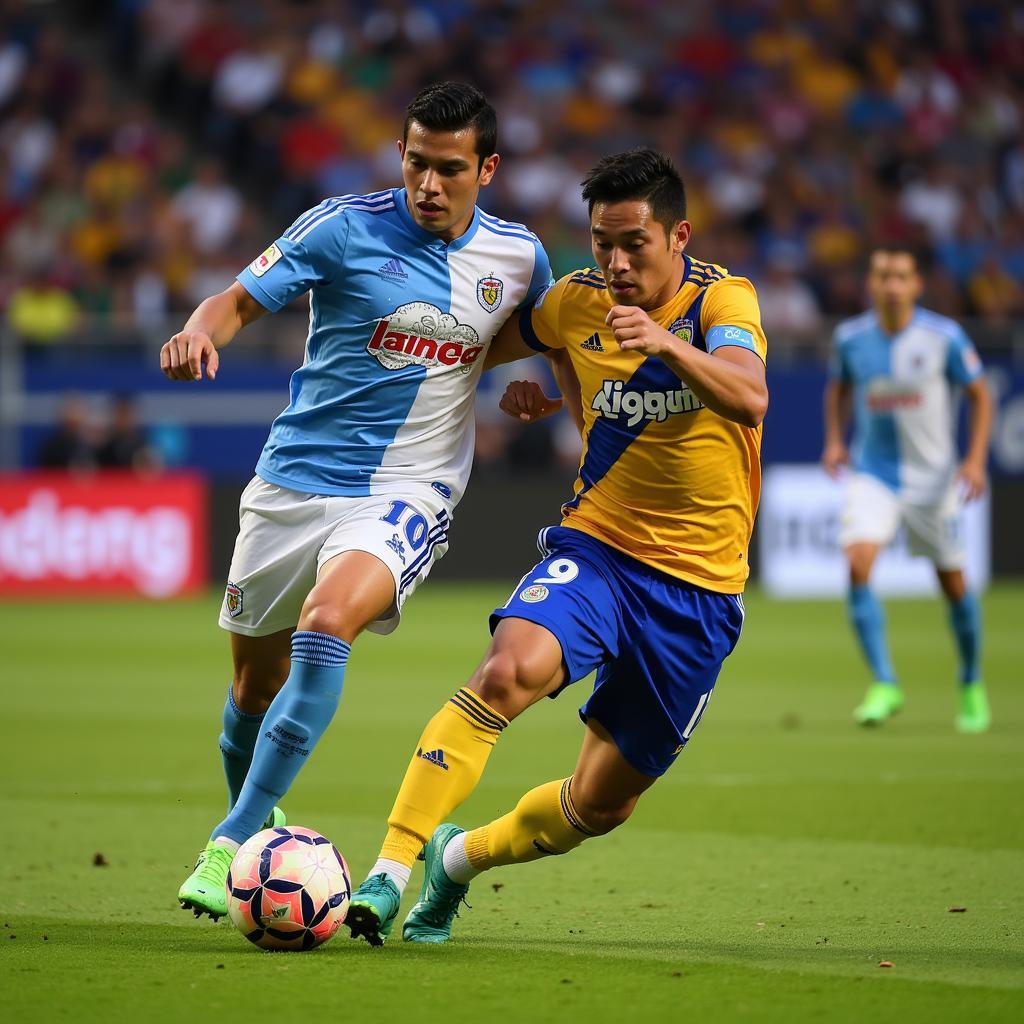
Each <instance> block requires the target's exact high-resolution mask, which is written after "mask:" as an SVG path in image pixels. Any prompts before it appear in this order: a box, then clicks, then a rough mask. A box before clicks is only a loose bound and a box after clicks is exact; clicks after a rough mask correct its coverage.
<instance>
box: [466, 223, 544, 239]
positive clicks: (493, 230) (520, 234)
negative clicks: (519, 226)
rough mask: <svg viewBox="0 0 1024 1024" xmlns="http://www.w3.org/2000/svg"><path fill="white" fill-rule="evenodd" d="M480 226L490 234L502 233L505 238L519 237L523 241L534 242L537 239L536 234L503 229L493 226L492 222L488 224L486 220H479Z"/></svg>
mask: <svg viewBox="0 0 1024 1024" xmlns="http://www.w3.org/2000/svg"><path fill="white" fill-rule="evenodd" d="M480 227H482V228H483V229H484V230H485V231H490V233H491V234H492V235H502V236H503V237H505V238H521V239H522V240H523V241H524V242H531V243H533V242H536V241H538V239H537V236H536V235H534V234H527V233H525V232H523V231H505V230H503V229H502V228H499V227H495V225H493V224H488V223H487V221H485V220H481V221H480Z"/></svg>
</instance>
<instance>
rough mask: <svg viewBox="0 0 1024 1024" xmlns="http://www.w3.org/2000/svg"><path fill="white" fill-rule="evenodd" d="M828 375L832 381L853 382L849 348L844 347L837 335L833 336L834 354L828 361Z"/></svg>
mask: <svg viewBox="0 0 1024 1024" xmlns="http://www.w3.org/2000/svg"><path fill="white" fill-rule="evenodd" d="M828 375H829V378H830V379H831V380H841V381H846V382H849V381H851V380H853V374H852V373H851V372H850V360H849V352H848V346H847V345H844V344H843V343H842V342H841V341H840V340H839V339H838V338H837V337H836V336H835V335H833V336H832V354H831V355H830V356H829V360H828Z"/></svg>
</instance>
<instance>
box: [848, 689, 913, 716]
mask: <svg viewBox="0 0 1024 1024" xmlns="http://www.w3.org/2000/svg"><path fill="white" fill-rule="evenodd" d="M902 707H903V691H902V690H901V689H900V688H899V687H898V686H897V685H896V684H895V683H872V684H871V685H870V686H869V687H868V692H867V693H866V694H865V695H864V700H863V702H862V703H861V705H860V707H858V708H856V709H855V710H854V712H853V719H854V721H855V722H856V723H857V724H858V725H881V724H882V722H884V721H885V720H886V719H887V718H892V716H893V715H895V714H896V712H897V711H899V710H900V708H902Z"/></svg>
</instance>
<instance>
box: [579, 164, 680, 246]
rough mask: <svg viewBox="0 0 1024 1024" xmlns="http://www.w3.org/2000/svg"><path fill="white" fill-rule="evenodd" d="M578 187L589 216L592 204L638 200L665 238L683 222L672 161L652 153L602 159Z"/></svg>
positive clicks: (677, 179) (677, 180)
mask: <svg viewBox="0 0 1024 1024" xmlns="http://www.w3.org/2000/svg"><path fill="white" fill-rule="evenodd" d="M580 184H581V185H582V186H583V198H584V199H585V200H586V202H587V209H588V210H589V211H590V212H591V213H593V212H594V204H595V203H619V202H622V201H623V200H627V199H642V200H643V201H644V202H646V203H647V204H648V205H649V206H650V207H651V213H652V214H653V215H654V219H655V220H656V221H658V223H659V224H661V225H662V226H663V227H664V228H665V233H666V234H668V233H669V232H670V231H671V230H672V227H673V226H674V225H676V224H678V223H679V221H681V220H685V219H686V187H685V186H684V185H683V179H682V177H680V174H679V172H678V171H677V170H676V168H675V165H674V164H673V163H672V161H671V160H669V158H668V157H667V156H665V154H664V153H659V152H658V151H657V150H656V149H647V148H644V147H638V148H636V149H629V150H626V152H625V153H616V154H614V155H613V156H606V157H605V158H604V159H603V160H600V161H598V163H597V164H596V166H595V167H594V168H593V169H592V170H591V171H590V173H589V174H588V175H587V176H586V177H585V178H584V179H583V181H582V182H580Z"/></svg>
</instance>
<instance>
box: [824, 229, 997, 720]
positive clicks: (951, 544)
mask: <svg viewBox="0 0 1024 1024" xmlns="http://www.w3.org/2000/svg"><path fill="white" fill-rule="evenodd" d="M867 283H868V292H869V294H870V297H871V302H872V307H873V308H872V309H871V310H869V311H868V312H866V313H863V314H861V315H860V316H857V317H853V318H852V319H850V320H846V321H844V322H843V323H841V324H840V325H839V326H838V327H837V328H836V332H835V337H834V346H835V351H834V358H833V362H832V372H831V378H830V380H829V383H828V386H827V387H826V390H825V403H824V405H825V450H824V454H823V456H822V461H823V463H824V466H825V469H826V470H827V471H828V472H829V473H830V474H831V475H832V476H836V475H838V473H839V471H840V468H841V467H842V466H844V465H846V464H848V463H849V464H850V466H851V469H852V471H853V472H852V474H851V476H850V480H849V486H848V490H847V497H846V507H845V510H844V512H843V521H842V528H841V531H840V543H841V544H842V545H843V549H844V550H845V552H846V557H847V560H848V561H849V564H850V591H849V607H850V617H851V619H852V621H853V625H854V628H855V630H856V633H857V637H858V639H859V641H860V644H861V647H862V649H863V651H864V655H865V657H866V658H867V661H868V664H869V665H870V666H871V671H872V673H873V675H874V683H873V684H872V685H871V687H870V688H869V689H868V692H867V695H866V697H865V698H864V701H863V703H861V705H860V706H859V707H858V708H857V709H856V710H855V712H854V717H855V718H856V720H857V721H858V722H860V723H861V724H863V725H874V724H877V723H879V722H882V721H884V720H885V719H886V718H888V717H889V716H890V715H892V714H894V713H895V712H897V711H899V709H900V708H901V707H902V706H903V692H902V690H901V689H900V687H899V686H898V684H897V681H896V674H895V672H894V671H893V667H892V661H891V659H890V656H889V646H888V641H887V639H886V634H885V614H884V611H883V609H882V605H881V603H880V602H879V600H878V598H877V596H876V595H875V594H874V592H873V591H872V590H871V587H870V579H871V568H872V566H873V565H874V562H875V558H876V557H877V556H878V552H879V550H880V549H881V548H882V547H883V546H884V545H886V544H888V543H889V542H890V541H891V540H892V538H893V536H894V534H895V533H896V530H897V528H898V527H899V525H900V523H901V522H902V523H905V524H906V527H907V531H908V533H909V535H910V542H911V546H912V548H913V550H915V551H916V552H917V553H919V554H923V555H926V556H927V557H928V558H930V559H931V560H932V562H933V563H934V564H935V569H936V572H937V574H938V579H939V584H940V586H941V587H942V592H943V594H944V595H945V596H946V600H947V601H948V603H949V613H950V615H949V617H950V625H951V627H952V630H953V634H954V636H955V638H956V644H957V649H958V651H959V655H960V682H961V684H962V685H961V688H960V712H959V714H958V716H957V719H956V724H957V728H959V729H960V730H961V731H962V732H983V731H984V730H986V729H987V728H988V727H989V724H990V720H991V716H990V714H989V708H988V700H987V697H986V695H985V688H984V686H983V684H982V682H981V680H980V678H979V675H978V672H979V668H978V663H979V654H980V641H981V621H980V611H979V607H978V601H977V598H976V596H975V595H974V594H973V593H972V592H971V591H969V590H968V589H967V585H966V583H965V581H964V575H963V545H962V539H961V525H960V524H961V515H960V511H961V503H962V501H964V500H966V501H971V500H973V499H974V498H977V497H978V496H979V495H981V494H982V493H984V491H985V488H986V486H987V480H986V471H985V463H986V458H987V453H988V441H989V434H990V432H991V427H992V400H991V397H990V395H989V390H988V386H987V384H986V382H985V378H984V376H983V373H982V366H981V360H980V359H979V358H978V355H977V353H976V352H975V350H974V346H973V345H972V344H971V342H970V340H969V339H968V338H967V335H966V334H964V332H963V330H962V329H961V327H960V326H959V324H957V323H956V322H955V321H953V320H950V319H948V318H947V317H943V316H938V315H937V314H935V313H931V312H929V311H928V310H926V309H922V308H921V307H920V306H918V305H917V300H918V298H919V296H920V294H921V290H922V280H921V276H920V272H919V267H918V264H917V258H916V256H915V254H914V253H913V252H912V251H910V250H908V249H906V248H902V247H900V246H899V245H892V246H882V247H879V248H878V249H876V250H875V251H874V252H873V253H872V255H871V263H870V268H869V272H868V281H867ZM958 389H962V391H963V393H964V394H965V395H966V396H967V399H968V401H969V402H970V416H969V421H968V422H969V430H968V443H967V453H966V455H965V456H964V458H963V460H962V461H960V462H959V463H958V458H957V448H956V438H955V433H956V419H957V417H956V401H955V399H956V391H957V390H958ZM851 406H852V412H853V422H854V438H853V444H852V455H851V453H850V452H849V451H848V450H847V447H846V443H845V437H846V428H847V426H848V424H849V421H850V416H851Z"/></svg>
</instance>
